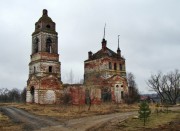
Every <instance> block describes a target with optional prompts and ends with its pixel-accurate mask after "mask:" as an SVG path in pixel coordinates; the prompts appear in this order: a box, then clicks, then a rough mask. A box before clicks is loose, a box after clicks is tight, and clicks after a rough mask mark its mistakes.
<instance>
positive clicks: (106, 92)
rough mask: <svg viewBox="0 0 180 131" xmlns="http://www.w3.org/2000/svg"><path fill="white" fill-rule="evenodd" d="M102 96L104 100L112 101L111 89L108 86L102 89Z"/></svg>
mask: <svg viewBox="0 0 180 131" xmlns="http://www.w3.org/2000/svg"><path fill="white" fill-rule="evenodd" d="M101 98H102V101H103V102H110V101H111V89H110V88H108V87H104V88H102V89H101Z"/></svg>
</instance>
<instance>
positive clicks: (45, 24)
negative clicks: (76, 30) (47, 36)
mask: <svg viewBox="0 0 180 131" xmlns="http://www.w3.org/2000/svg"><path fill="white" fill-rule="evenodd" d="M41 31H43V32H47V33H52V34H57V32H56V30H55V22H53V21H52V19H51V18H50V17H49V16H48V11H47V10H46V9H44V10H43V14H42V16H41V17H40V18H39V20H38V21H37V22H36V23H35V31H34V32H33V34H32V35H34V34H37V33H39V32H41Z"/></svg>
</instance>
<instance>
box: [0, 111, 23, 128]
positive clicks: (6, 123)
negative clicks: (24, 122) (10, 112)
mask: <svg viewBox="0 0 180 131" xmlns="http://www.w3.org/2000/svg"><path fill="white" fill-rule="evenodd" d="M15 129H16V130H17V131H22V126H21V125H19V124H15V123H13V122H12V121H11V120H10V119H9V118H8V117H7V116H5V115H3V114H2V113H1V112H0V131H13V130H15Z"/></svg>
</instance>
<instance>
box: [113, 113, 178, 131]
mask: <svg viewBox="0 0 180 131" xmlns="http://www.w3.org/2000/svg"><path fill="white" fill-rule="evenodd" d="M179 113H180V112H178V111H176V112H169V113H159V114H158V115H157V114H156V113H153V114H152V115H151V116H150V118H149V119H148V121H147V123H146V126H143V121H141V120H139V119H133V118H130V119H127V120H125V121H123V122H121V123H118V124H117V125H116V127H117V128H116V129H118V130H128V131H129V130H148V129H150V130H151V129H154V128H159V127H160V126H162V125H165V124H167V123H169V122H171V121H174V120H175V119H177V118H180V114H179Z"/></svg>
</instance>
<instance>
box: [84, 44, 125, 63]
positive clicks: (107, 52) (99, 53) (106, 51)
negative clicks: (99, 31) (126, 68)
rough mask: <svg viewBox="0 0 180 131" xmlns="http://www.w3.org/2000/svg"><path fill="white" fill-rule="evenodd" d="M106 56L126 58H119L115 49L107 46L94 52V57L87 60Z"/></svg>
mask: <svg viewBox="0 0 180 131" xmlns="http://www.w3.org/2000/svg"><path fill="white" fill-rule="evenodd" d="M106 56H108V57H112V58H116V59H124V58H123V57H120V58H118V54H117V53H115V52H114V51H112V50H111V49H109V48H108V47H106V48H105V49H100V50H99V51H97V52H96V53H94V54H92V57H91V58H90V59H88V60H86V61H91V60H96V59H100V58H103V57H106Z"/></svg>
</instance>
